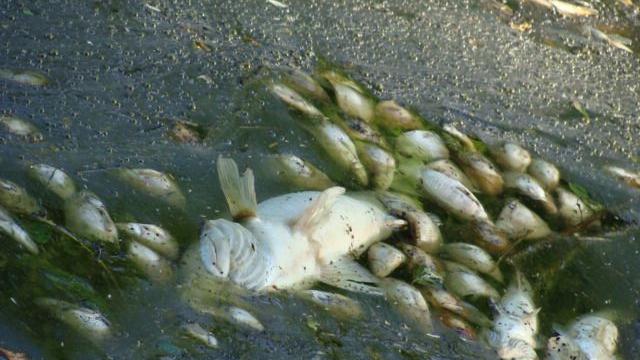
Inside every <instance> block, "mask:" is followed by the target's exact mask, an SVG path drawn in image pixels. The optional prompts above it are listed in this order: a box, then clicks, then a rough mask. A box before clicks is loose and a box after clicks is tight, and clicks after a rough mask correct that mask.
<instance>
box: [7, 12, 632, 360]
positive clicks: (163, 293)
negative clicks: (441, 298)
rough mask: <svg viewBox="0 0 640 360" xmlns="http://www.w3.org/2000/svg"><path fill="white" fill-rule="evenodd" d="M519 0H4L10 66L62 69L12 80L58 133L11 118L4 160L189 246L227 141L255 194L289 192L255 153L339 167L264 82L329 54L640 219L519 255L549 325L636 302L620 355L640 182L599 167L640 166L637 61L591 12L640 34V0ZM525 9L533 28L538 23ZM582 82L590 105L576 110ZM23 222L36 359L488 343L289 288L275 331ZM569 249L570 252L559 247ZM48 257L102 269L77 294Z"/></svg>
mask: <svg viewBox="0 0 640 360" xmlns="http://www.w3.org/2000/svg"><path fill="white" fill-rule="evenodd" d="M507 3H508V4H509V5H510V6H511V7H512V8H513V9H515V12H514V13H513V14H508V13H505V12H503V11H500V10H499V9H498V8H496V7H495V6H492V5H491V4H492V3H491V2H490V1H460V2H458V1H450V2H445V1H373V2H368V1H339V2H319V3H312V2H306V1H290V2H288V5H289V7H288V8H285V9H282V8H278V7H276V6H273V5H271V4H269V3H268V2H266V1H243V2H236V1H228V2H226V1H150V2H148V4H151V5H152V6H154V7H157V8H158V9H159V10H160V11H159V12H158V11H155V10H153V9H150V8H149V7H145V6H144V4H145V2H141V1H116V0H113V1H95V2H80V1H70V0H69V1H64V0H62V1H14V0H9V1H7V2H6V5H5V6H3V7H2V8H1V9H0V43H2V44H3V46H2V50H0V68H24V69H34V70H39V71H42V72H43V73H45V74H46V75H47V76H48V77H49V78H50V79H51V80H52V83H51V84H50V85H48V86H46V87H44V88H37V87H25V86H21V85H16V84H13V83H10V82H6V81H2V82H0V95H1V96H0V113H9V114H14V115H17V116H20V117H23V118H25V119H29V120H30V121H32V122H33V123H34V124H36V125H37V126H38V127H39V128H40V129H41V131H42V132H43V134H44V137H45V141H43V142H41V143H36V144H31V143H25V142H22V141H16V140H15V139H14V138H11V137H7V136H4V135H0V177H2V178H6V179H10V180H12V181H15V182H17V183H19V184H21V185H24V186H26V187H27V188H28V189H30V190H31V191H32V192H33V194H34V195H38V196H41V197H42V198H43V199H44V201H45V204H46V205H47V206H48V208H50V209H51V214H50V215H51V217H52V218H53V219H57V220H61V216H62V214H61V209H60V206H61V205H60V204H56V203H55V201H53V200H52V199H50V198H48V197H46V196H44V194H43V193H42V192H41V190H38V188H37V187H36V186H34V184H33V183H32V182H30V181H29V179H28V178H27V177H26V176H25V172H24V170H25V166H26V165H28V164H31V163H34V162H43V163H48V164H51V165H54V166H59V167H62V168H63V169H65V170H66V171H67V172H68V173H69V174H71V175H72V176H73V177H74V179H75V180H76V181H77V182H78V183H79V184H81V185H82V186H83V187H86V188H88V189H90V190H91V191H93V192H95V193H96V194H98V195H99V196H100V197H101V198H102V199H103V200H104V201H105V202H106V205H107V207H108V208H109V211H110V213H111V214H112V216H113V217H114V219H115V220H116V221H133V220H135V221H138V222H149V223H157V224H162V225H163V226H164V227H166V228H167V229H168V230H170V231H172V232H173V233H174V234H175V235H176V236H177V237H178V238H179V241H180V244H181V247H182V249H185V248H186V247H187V246H188V245H189V244H191V243H193V242H194V241H196V239H197V234H198V228H199V225H200V223H201V221H202V220H203V219H205V218H216V217H220V216H223V215H225V214H226V205H225V204H224V202H223V198H222V194H221V191H220V190H219V188H218V185H217V184H218V183H217V180H216V179H215V173H214V169H213V162H214V159H215V158H216V157H217V155H218V154H220V153H225V154H228V155H231V156H233V157H234V158H235V159H237V160H238V161H239V162H240V163H241V164H242V165H248V166H251V167H253V168H255V169H256V170H257V178H258V181H257V184H258V185H257V188H258V196H259V198H260V199H266V198H269V197H271V196H274V195H276V194H280V193H282V192H285V191H288V190H290V189H287V188H286V187H285V186H283V185H282V184H278V183H277V182H275V181H272V180H269V179H265V176H264V173H263V172H261V170H260V154H264V153H268V152H274V151H282V152H285V151H289V152H293V153H296V154H297V155H299V156H301V157H304V158H306V159H309V160H311V161H313V162H314V163H316V164H317V165H319V166H320V167H322V168H324V169H331V161H330V159H327V158H324V157H323V156H322V154H321V153H320V152H319V151H318V149H317V148H316V147H315V145H314V144H313V141H312V139H311V138H310V136H309V135H307V134H306V133H305V132H304V131H303V130H302V129H301V128H299V127H298V126H297V125H296V123H295V121H294V120H293V119H292V118H291V116H290V114H289V113H288V112H287V110H286V108H285V107H284V106H283V105H281V104H280V103H278V102H276V101H274V100H273V98H272V97H271V96H270V95H268V94H267V93H266V91H265V90H264V88H263V86H261V82H260V79H262V78H265V77H269V76H270V74H271V73H272V69H274V68H277V67H279V66H293V67H298V68H302V69H305V70H308V71H312V70H313V69H314V67H315V66H316V65H317V64H318V63H321V62H322V63H332V64H337V66H339V67H341V68H342V69H344V70H345V71H346V72H347V73H348V74H349V75H351V76H353V77H354V78H355V79H357V80H358V81H361V82H362V83H363V84H365V85H367V86H368V87H369V88H370V89H372V91H373V92H374V95H376V96H378V97H380V98H382V99H389V98H394V99H397V100H399V101H401V102H403V103H405V104H407V105H409V106H411V107H412V108H415V109H416V110H418V111H419V112H420V113H421V114H422V115H423V116H425V117H427V118H429V119H433V120H434V121H436V122H438V123H446V122H453V123H455V124H456V125H457V126H458V127H459V128H460V129H462V130H464V131H465V132H470V133H476V134H478V135H479V136H481V137H483V138H484V139H488V140H490V139H509V140H514V141H518V142H520V143H522V144H523V145H524V146H525V147H527V148H529V149H531V150H533V151H534V152H536V153H537V154H539V155H540V156H542V157H544V158H547V159H549V160H551V161H553V162H554V163H556V164H558V166H559V167H560V169H561V171H562V172H563V174H565V176H566V177H567V178H568V179H570V180H571V181H574V182H577V183H580V184H582V185H584V186H585V187H586V188H587V189H588V190H589V191H590V192H591V193H592V194H593V197H594V198H595V199H597V200H598V201H600V202H602V203H603V204H604V205H605V206H607V207H608V208H610V209H613V211H614V212H615V213H616V214H618V215H619V216H620V217H621V218H622V219H624V221H625V222H626V223H627V224H628V225H626V226H624V227H623V228H622V229H620V231H619V232H617V233H616V234H612V235H607V236H606V237H607V238H608V239H609V240H610V241H606V242H587V243H581V244H576V243H572V242H568V243H566V244H563V243H561V244H555V245H554V246H553V247H551V248H550V249H547V250H545V251H541V252H540V253H537V254H536V255H535V256H534V257H533V258H532V259H526V260H523V263H524V264H526V267H527V268H526V269H523V271H525V272H526V273H527V275H528V276H529V277H530V278H531V279H532V281H533V282H534V285H535V286H536V288H537V289H538V290H539V291H540V295H544V296H540V299H538V301H539V303H540V305H541V306H542V308H543V311H542V312H541V314H542V321H543V328H542V331H541V332H542V333H543V334H544V335H548V334H549V332H550V328H551V325H552V323H561V324H565V323H567V322H568V321H569V320H570V319H572V318H573V317H574V316H575V315H577V314H581V313H584V312H588V311H590V310H592V309H594V310H597V309H601V308H604V307H607V308H613V309H617V310H619V311H621V312H622V313H624V314H625V317H626V319H627V320H628V321H627V322H626V323H622V324H620V329H621V345H620V348H621V350H620V354H621V355H622V356H623V357H624V358H629V359H632V358H634V356H633V354H635V353H637V351H639V350H640V349H639V347H640V322H638V321H637V317H638V310H640V309H639V308H638V306H639V304H638V299H640V296H639V295H640V294H639V290H640V283H639V282H638V277H637V276H636V274H637V273H638V272H639V271H640V261H638V256H639V252H640V245H639V244H638V242H637V241H636V239H637V238H638V236H639V235H640V230H638V226H637V223H638V221H640V196H639V194H640V193H639V192H638V190H633V189H630V188H628V187H625V186H624V185H623V184H622V183H620V182H618V181H617V180H615V179H612V178H610V177H609V176H608V175H606V174H605V173H604V172H602V170H601V166H602V165H604V164H615V165H621V166H623V167H627V168H631V169H636V170H638V169H639V168H640V136H639V135H640V120H639V116H640V115H639V111H638V103H639V100H640V96H639V95H640V94H639V93H638V91H639V90H638V86H639V85H638V81H637V79H638V76H637V74H638V70H639V69H638V57H637V55H636V54H630V53H627V52H625V51H623V50H621V49H617V48H614V47H612V46H609V45H608V44H606V43H604V42H602V41H598V40H597V39H593V38H590V37H587V36H585V35H583V33H582V32H581V31H580V30H579V29H581V26H584V25H592V26H596V25H598V26H599V27H600V28H602V29H608V31H611V32H617V33H619V34H620V35H624V36H626V37H628V38H630V39H632V40H633V43H632V45H631V48H632V49H634V50H636V51H637V49H638V46H637V43H638V40H640V39H638V36H639V35H638V34H640V32H638V26H639V22H638V9H637V8H635V9H634V8H625V7H624V6H622V5H620V4H619V3H618V2H617V1H598V2H594V4H595V6H596V7H597V8H598V9H599V10H600V15H599V16H598V17H597V18H594V19H567V18H561V17H558V16H556V15H553V14H551V13H549V12H548V11H545V10H543V9H541V8H539V7H535V6H533V5H530V4H529V5H527V4H523V3H521V2H519V1H508V2H507ZM510 23H514V24H523V23H530V24H531V25H532V29H531V30H530V31H528V32H525V33H521V32H519V31H516V30H513V29H512V28H511V27H510V26H509V24H510ZM196 43H198V44H201V45H200V46H196ZM202 44H204V45H202ZM200 75H206V76H208V77H209V78H210V80H211V81H204V80H201V79H199V78H198V77H199V76H200ZM574 100H577V101H578V102H579V103H581V104H582V105H583V106H584V107H585V108H586V109H587V110H588V113H589V117H588V118H587V117H584V116H583V115H582V114H580V113H579V112H577V111H576V110H575V109H574V107H573V106H572V101H574ZM180 119H188V120H190V121H193V122H196V123H198V124H201V125H203V126H204V127H206V128H207V129H208V130H209V133H208V136H207V137H206V139H205V141H204V142H203V143H202V144H196V145H188V144H177V143H175V142H173V141H172V140H171V139H169V138H168V137H167V135H166V132H167V129H168V128H169V127H170V126H171V125H173V124H174V123H175V121H177V120H180ZM120 166H127V167H150V168H155V169H158V170H162V171H167V172H170V173H172V174H174V175H175V176H176V178H177V180H178V182H179V183H180V186H181V187H182V188H183V189H184V190H185V193H186V195H187V199H188V206H187V209H186V211H184V212H182V211H178V210H174V209H171V208H170V207H168V206H167V205H165V204H163V203H161V202H156V201H153V200H152V199H149V198H147V197H145V196H144V195H142V194H139V193H135V192H133V191H131V190H130V189H128V188H127V187H126V186H124V185H123V184H122V183H121V182H119V181H118V180H117V179H115V178H114V177H113V176H110V172H109V170H110V169H113V168H116V167H120ZM23 223H24V224H25V226H26V227H27V229H28V230H29V231H30V232H31V233H32V234H36V235H34V237H35V238H36V240H37V241H39V242H40V243H41V244H42V247H43V248H45V249H46V251H44V253H43V254H42V255H41V257H40V258H33V257H31V256H29V255H26V254H25V253H23V252H21V251H19V250H18V249H16V248H14V247H12V246H9V245H7V243H5V245H3V249H4V250H3V252H2V253H1V254H0V267H1V268H2V270H1V273H0V295H1V296H0V309H1V310H0V347H4V348H10V349H14V350H19V351H24V352H27V353H28V354H29V355H30V356H31V357H32V358H78V359H79V358H104V357H111V358H161V357H163V356H169V357H170V358H194V357H195V358H198V357H199V358H234V359H235V358H301V357H304V358H311V357H313V356H315V355H317V356H318V358H385V359H386V358H434V359H453V358H480V357H481V356H482V355H481V354H486V355H485V356H486V357H487V358H492V357H493V355H492V353H491V352H490V351H487V350H485V349H484V348H483V347H481V346H479V345H475V344H471V343H466V342H464V341H462V340H459V339H458V337H457V335H456V334H455V333H453V332H451V333H444V334H443V336H442V338H441V339H432V338H428V337H425V336H424V335H422V334H420V333H418V332H416V331H414V330H411V329H409V328H407V327H406V326H404V325H403V324H402V320H401V319H399V318H398V317H397V316H396V315H395V314H394V313H393V312H392V311H391V310H390V309H389V307H388V305H387V304H385V303H384V302H383V301H382V300H380V299H375V298H371V297H367V296H357V298H358V299H359V300H361V301H362V302H363V304H364V307H365V310H366V313H367V314H368V316H367V317H366V318H365V320H360V321H353V322H348V321H339V320H336V319H333V318H331V317H329V316H327V315H326V313H325V312H323V311H322V310H318V309H316V308H313V307H310V306H309V305H308V304H306V303H303V302H302V301H300V300H298V299H297V298H295V297H293V296H289V295H287V294H282V295H271V296H261V297H255V298H252V299H249V302H250V304H251V305H252V309H251V310H252V311H253V312H254V313H255V314H256V315H257V316H258V317H259V318H260V320H261V321H262V322H263V323H264V324H265V326H266V327H267V329H268V330H267V331H265V332H264V333H259V334H256V333H253V332H250V331H243V330H238V329H236V328H235V327H233V326H231V325H228V324H226V323H224V322H220V321H216V320H214V319H212V318H210V317H207V316H203V315H200V314H197V313H195V312H193V311H192V310H190V309H189V308H188V307H187V306H185V305H184V304H182V303H181V301H180V299H179V297H178V294H177V290H176V289H175V288H174V287H173V286H153V285H151V284H150V283H149V282H147V281H146V280H145V279H144V278H143V277H141V276H138V274H136V273H135V271H134V270H133V269H132V268H131V267H130V266H128V265H127V264H126V262H125V261H124V260H123V259H122V255H121V254H119V253H118V252H117V251H106V250H104V251H101V250H102V249H99V248H97V247H96V248H94V249H92V250H93V251H94V253H98V254H99V258H100V259H101V260H103V261H105V262H106V263H108V264H110V266H111V267H112V269H113V272H114V274H115V277H116V278H117V281H118V284H119V286H118V288H116V287H114V286H113V285H112V284H110V283H109V282H108V280H107V279H106V278H105V276H104V272H103V271H102V269H101V268H100V267H99V266H98V263H97V261H96V258H95V256H93V255H92V256H89V253H88V252H86V251H85V250H83V249H80V248H78V247H76V244H75V243H73V242H72V241H70V240H68V239H65V238H62V237H60V236H57V235H52V234H51V233H50V232H49V231H48V230H47V228H46V227H44V226H42V225H39V224H36V223H31V222H29V221H26V220H25V221H23ZM560 252H566V253H570V254H571V257H570V259H571V260H570V261H569V260H566V259H569V257H567V258H565V260H566V261H559V262H558V261H555V262H554V260H555V259H556V258H557V254H558V253H560ZM554 266H556V267H554ZM52 268H56V269H59V270H60V271H64V272H66V273H67V274H74V275H75V276H78V277H80V278H84V279H86V281H87V282H88V284H90V285H87V286H89V287H88V288H87V287H83V286H81V285H78V287H76V288H74V289H75V290H74V291H70V290H69V288H68V287H65V286H56V284H57V283H56V281H55V279H56V277H55V275H56V274H51V273H50V272H49V273H47V271H43V269H52ZM548 269H557V271H556V272H557V273H558V274H559V275H558V276H557V278H556V282H555V283H553V284H549V283H547V282H546V278H545V274H547V271H548ZM58 276H63V275H60V274H58ZM52 278H53V279H54V280H52ZM43 295H47V296H54V297H55V296H65V297H66V298H67V299H68V300H74V301H83V302H84V303H85V304H87V305H91V306H96V307H99V308H100V309H102V310H103V311H104V312H105V313H106V315H107V316H108V317H109V319H110V320H111V322H112V323H113V326H114V327H115V329H116V336H114V337H113V339H112V340H110V341H108V342H107V343H106V344H104V345H103V346H99V347H96V346H93V345H92V344H91V343H89V342H87V341H86V340H83V339H82V338H81V337H79V336H78V335H77V334H75V333H74V332H73V331H71V330H69V329H67V328H66V327H64V326H61V325H60V324H59V323H58V322H56V321H55V320H53V319H51V318H50V317H49V316H48V315H47V314H46V313H45V312H43V311H41V310H39V309H37V308H35V307H34V306H33V305H32V303H31V300H32V299H33V297H35V296H43ZM184 320H199V321H200V322H201V323H202V324H205V325H207V326H208V327H210V328H211V329H212V331H213V332H214V333H215V335H216V336H217V337H218V339H219V340H220V341H221V346H220V349H218V350H210V349H206V348H204V347H201V346H199V345H197V344H196V343H194V342H193V341H191V340H189V339H187V338H185V337H184V336H183V335H181V333H180V332H179V329H178V326H179V324H181V323H182V322H183V321H184Z"/></svg>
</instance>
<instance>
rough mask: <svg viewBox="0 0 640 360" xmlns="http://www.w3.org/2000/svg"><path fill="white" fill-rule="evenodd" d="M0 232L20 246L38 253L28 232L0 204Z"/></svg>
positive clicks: (36, 246)
mask: <svg viewBox="0 0 640 360" xmlns="http://www.w3.org/2000/svg"><path fill="white" fill-rule="evenodd" d="M0 233H2V234H5V235H6V236H8V237H9V238H11V239H13V240H15V241H16V242H17V243H18V244H20V246H23V247H24V248H25V249H27V250H28V251H29V252H31V253H32V254H36V255H37V254H38V252H39V251H38V245H36V243H35V242H34V241H33V240H31V237H30V236H29V233H27V232H26V231H24V229H23V228H22V227H21V226H20V225H18V223H17V222H15V220H13V219H12V218H11V215H9V212H7V211H6V210H5V209H3V208H2V206H0Z"/></svg>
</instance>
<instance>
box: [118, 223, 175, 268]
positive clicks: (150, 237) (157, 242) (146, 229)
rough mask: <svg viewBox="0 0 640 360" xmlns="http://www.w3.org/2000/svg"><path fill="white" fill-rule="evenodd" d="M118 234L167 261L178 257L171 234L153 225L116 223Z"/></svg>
mask: <svg viewBox="0 0 640 360" xmlns="http://www.w3.org/2000/svg"><path fill="white" fill-rule="evenodd" d="M116 227H117V228H118V233H119V234H122V235H126V236H128V237H130V238H131V239H132V240H134V241H137V242H139V243H140V244H142V245H144V246H146V247H148V248H150V249H152V250H154V251H156V252H158V253H159V254H161V255H162V256H166V257H168V258H169V259H175V258H177V257H178V242H177V241H176V240H175V239H174V238H173V236H171V234H170V233H169V232H168V231H167V230H165V229H163V228H161V227H159V226H157V225H153V224H139V223H117V224H116Z"/></svg>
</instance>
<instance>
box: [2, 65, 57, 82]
mask: <svg viewBox="0 0 640 360" xmlns="http://www.w3.org/2000/svg"><path fill="white" fill-rule="evenodd" d="M0 79H5V80H10V81H14V82H17V83H18V84H23V85H31V86H44V85H47V84H48V83H49V79H47V77H46V76H44V75H43V74H41V73H39V72H37V71H33V70H7V69H0Z"/></svg>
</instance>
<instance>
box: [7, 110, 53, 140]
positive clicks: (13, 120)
mask: <svg viewBox="0 0 640 360" xmlns="http://www.w3.org/2000/svg"><path fill="white" fill-rule="evenodd" d="M0 124H2V125H3V126H4V129H5V130H6V131H8V132H9V133H10V134H13V135H15V136H19V137H22V138H24V139H27V140H29V141H31V142H40V141H42V139H44V136H42V133H41V132H40V130H38V128H37V127H35V126H34V125H33V124H31V123H30V122H28V121H26V120H23V119H20V118H18V117H15V116H6V115H0Z"/></svg>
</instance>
